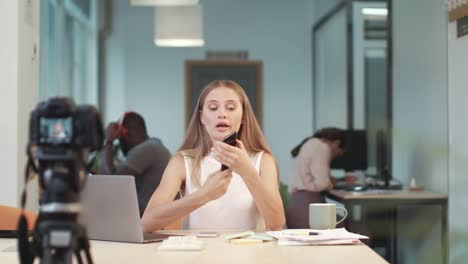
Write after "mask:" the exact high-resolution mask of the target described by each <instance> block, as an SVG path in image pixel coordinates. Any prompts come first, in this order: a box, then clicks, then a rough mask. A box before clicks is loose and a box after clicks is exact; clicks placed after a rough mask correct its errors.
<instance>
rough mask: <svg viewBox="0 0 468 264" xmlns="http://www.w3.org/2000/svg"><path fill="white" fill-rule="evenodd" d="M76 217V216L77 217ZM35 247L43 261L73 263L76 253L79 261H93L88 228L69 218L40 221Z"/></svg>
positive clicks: (35, 235)
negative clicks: (87, 232) (83, 258)
mask: <svg viewBox="0 0 468 264" xmlns="http://www.w3.org/2000/svg"><path fill="white" fill-rule="evenodd" d="M75 218H76V217H75ZM33 248H34V249H35V250H36V251H37V252H36V253H38V254H37V255H38V256H39V257H42V260H41V263H47V264H49V263H50V264H62V263H63V264H71V263H72V255H73V253H75V256H76V259H77V261H78V263H80V264H81V263H83V260H82V256H81V254H82V251H84V253H85V257H86V262H87V263H92V259H91V254H90V251H89V243H88V237H87V235H86V230H85V228H84V227H82V226H81V225H80V224H78V223H75V222H70V221H67V220H47V221H44V222H42V223H39V224H38V226H37V229H36V230H35V232H34V239H33Z"/></svg>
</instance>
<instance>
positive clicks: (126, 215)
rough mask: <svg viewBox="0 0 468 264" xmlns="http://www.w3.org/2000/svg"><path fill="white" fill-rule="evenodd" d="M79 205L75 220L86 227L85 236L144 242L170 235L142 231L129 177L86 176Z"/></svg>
mask: <svg viewBox="0 0 468 264" xmlns="http://www.w3.org/2000/svg"><path fill="white" fill-rule="evenodd" d="M81 204H82V206H83V210H82V212H81V214H80V216H79V220H78V222H79V223H81V224H82V225H84V226H85V227H86V230H87V233H88V238H89V239H96V240H107V241H120V242H131V243H148V242H159V241H162V240H164V239H166V238H167V237H169V236H170V235H169V234H156V233H145V234H143V230H142V227H141V224H140V212H139V210H138V198H137V193H136V187H135V179H134V177H133V176H130V175H91V176H88V178H87V180H86V185H85V187H84V189H83V191H82V193H81ZM171 235H174V234H171Z"/></svg>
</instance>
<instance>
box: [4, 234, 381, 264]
mask: <svg viewBox="0 0 468 264" xmlns="http://www.w3.org/2000/svg"><path fill="white" fill-rule="evenodd" d="M227 234H228V233H227V232H226V233H222V234H221V235H220V236H219V237H217V238H200V239H202V240H204V241H205V242H206V245H205V248H204V249H203V250H201V251H159V250H158V247H159V243H150V244H129V243H117V242H105V241H94V240H92V241H91V254H92V258H93V261H94V263H97V264H99V263H158V264H164V263H171V264H177V263H202V264H209V263H235V264H249V263H260V264H261V263H340V264H342V263H363V264H365V263H372V264H378V263H387V262H386V261H385V260H384V259H383V258H382V257H380V256H379V255H378V254H377V253H375V252H374V251H372V250H371V249H370V248H369V247H368V246H366V245H362V244H360V245H340V246H278V245H277V244H276V242H274V241H272V242H264V243H262V244H252V245H231V244H229V242H227V241H226V240H225V236H226V235H227ZM15 246H16V240H14V239H0V263H2V264H10V263H18V253H17V252H16V249H15ZM5 249H7V252H5ZM12 249H14V250H12Z"/></svg>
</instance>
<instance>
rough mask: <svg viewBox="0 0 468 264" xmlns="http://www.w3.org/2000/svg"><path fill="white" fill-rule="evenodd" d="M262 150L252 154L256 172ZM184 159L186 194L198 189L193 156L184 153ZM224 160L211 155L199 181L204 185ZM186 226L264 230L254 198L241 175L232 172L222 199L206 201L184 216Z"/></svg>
mask: <svg viewBox="0 0 468 264" xmlns="http://www.w3.org/2000/svg"><path fill="white" fill-rule="evenodd" d="M262 155H263V151H261V152H258V153H256V154H254V155H251V156H250V161H251V162H252V164H253V165H254V166H255V169H256V170H257V172H259V171H260V161H261V159H262ZM184 162H185V195H189V194H191V193H193V192H195V191H196V190H197V189H198V188H196V187H195V186H194V185H192V179H191V177H190V176H191V175H190V169H191V159H190V158H189V157H186V156H184ZM220 168H221V163H220V162H218V161H217V160H216V159H215V158H213V157H211V156H210V155H208V156H206V157H204V158H203V159H202V161H201V171H200V180H201V181H200V183H201V185H203V184H204V183H205V181H206V179H207V177H208V175H210V174H211V173H213V172H215V171H216V170H219V169H220ZM184 229H192V230H193V229H205V230H246V229H257V230H264V229H265V228H264V221H263V219H262V218H261V216H260V214H259V212H258V209H257V207H256V205H255V201H254V199H253V197H252V195H251V194H250V191H249V189H248V188H247V186H246V185H245V183H244V181H243V180H242V177H241V176H239V174H237V173H234V172H233V174H232V178H231V183H230V184H229V187H228V190H227V191H226V193H225V194H224V195H223V196H221V197H220V198H218V199H216V200H213V201H211V202H208V203H206V204H205V205H203V206H202V207H200V208H198V209H196V210H195V211H193V212H191V213H190V214H189V215H188V216H187V217H186V218H185V219H184Z"/></svg>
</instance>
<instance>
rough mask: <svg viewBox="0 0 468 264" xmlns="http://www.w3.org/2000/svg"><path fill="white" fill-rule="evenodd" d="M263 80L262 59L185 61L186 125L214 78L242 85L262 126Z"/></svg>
mask: <svg viewBox="0 0 468 264" xmlns="http://www.w3.org/2000/svg"><path fill="white" fill-rule="evenodd" d="M262 79H263V64H262V62H261V61H215V60H213V61H210V60H202V61H200V60H189V61H186V62H185V127H187V125H188V122H189V121H190V118H191V117H192V113H193V111H194V109H195V106H196V104H197V99H198V96H199V95H200V92H201V90H203V88H204V87H205V86H206V85H207V84H209V83H210V82H212V81H214V80H232V81H235V82H236V83H238V84H239V85H240V86H242V88H244V90H245V93H246V94H247V96H248V97H249V100H250V103H251V104H252V108H253V110H254V113H255V116H256V118H257V120H258V122H259V124H260V126H261V125H262V116H263V115H262V114H263V113H262V108H263V97H262Z"/></svg>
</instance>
